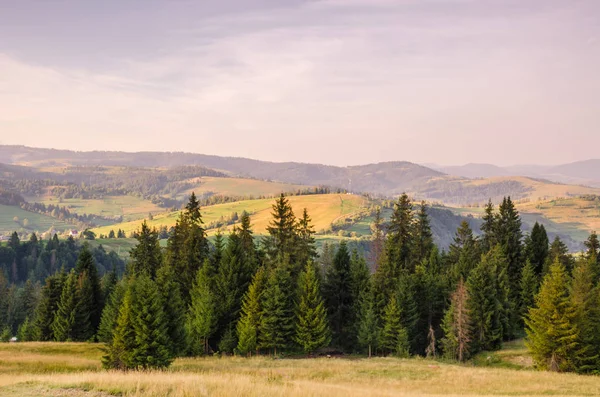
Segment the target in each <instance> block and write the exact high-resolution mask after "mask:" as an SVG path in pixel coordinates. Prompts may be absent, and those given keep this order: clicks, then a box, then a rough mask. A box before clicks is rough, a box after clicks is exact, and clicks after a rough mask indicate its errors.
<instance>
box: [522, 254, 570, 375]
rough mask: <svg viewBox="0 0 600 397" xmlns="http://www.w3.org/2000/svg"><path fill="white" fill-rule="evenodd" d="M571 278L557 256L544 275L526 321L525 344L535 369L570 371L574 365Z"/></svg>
mask: <svg viewBox="0 0 600 397" xmlns="http://www.w3.org/2000/svg"><path fill="white" fill-rule="evenodd" d="M569 285H570V279H569V275H568V274H567V272H566V270H565V267H564V266H563V265H562V263H560V261H559V259H558V258H557V259H555V261H554V263H553V264H552V266H550V272H549V273H548V275H547V276H546V277H545V278H544V281H543V282H542V286H541V288H540V292H539V293H538V295H537V296H536V299H535V307H533V308H531V309H530V310H529V316H528V318H527V319H526V320H525V323H526V326H527V328H526V331H527V342H526V344H527V347H528V348H529V351H530V352H531V355H532V356H533V360H534V363H535V364H536V366H537V367H538V368H541V369H547V370H551V371H571V370H574V369H575V368H576V362H575V361H576V360H575V357H576V351H577V350H578V339H579V328H578V327H577V324H576V322H575V319H576V311H575V308H574V307H573V304H572V302H571V297H570V296H569Z"/></svg>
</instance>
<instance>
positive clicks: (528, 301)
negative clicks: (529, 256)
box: [519, 260, 539, 319]
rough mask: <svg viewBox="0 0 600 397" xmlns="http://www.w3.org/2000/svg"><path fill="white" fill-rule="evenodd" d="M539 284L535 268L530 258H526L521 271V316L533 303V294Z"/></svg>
mask: <svg viewBox="0 0 600 397" xmlns="http://www.w3.org/2000/svg"><path fill="white" fill-rule="evenodd" d="M538 286H539V281H538V276H537V274H536V270H535V268H534V266H533V265H532V263H531V261H530V260H527V262H526V263H525V267H523V272H522V273H521V300H520V305H521V306H520V310H519V313H520V315H521V318H523V319H524V318H525V317H526V316H527V313H529V309H530V308H532V307H533V305H534V304H535V296H536V295H537V291H538Z"/></svg>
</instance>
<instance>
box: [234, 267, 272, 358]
mask: <svg viewBox="0 0 600 397" xmlns="http://www.w3.org/2000/svg"><path fill="white" fill-rule="evenodd" d="M266 276H267V273H266V271H265V269H264V268H263V267H261V268H260V269H258V271H257V272H256V274H255V275H254V278H253V279H252V283H251V284H250V287H249V288H248V291H246V294H245V295H244V301H243V303H242V311H241V313H242V315H241V318H240V321H239V322H238V324H237V334H238V345H237V352H238V353H239V354H243V355H250V354H252V352H253V351H258V341H259V337H258V330H259V328H260V324H261V318H262V301H263V293H264V290H265V284H266Z"/></svg>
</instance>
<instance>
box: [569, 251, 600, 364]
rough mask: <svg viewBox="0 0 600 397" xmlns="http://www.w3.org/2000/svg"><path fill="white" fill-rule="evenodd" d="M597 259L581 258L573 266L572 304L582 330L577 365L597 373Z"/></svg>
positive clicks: (599, 323)
mask: <svg viewBox="0 0 600 397" xmlns="http://www.w3.org/2000/svg"><path fill="white" fill-rule="evenodd" d="M594 260H595V258H594V257H592V258H589V259H587V258H581V259H580V260H579V261H578V262H577V264H576V266H575V268H574V269H573V285H572V288H571V304H572V306H573V307H574V308H575V318H574V321H575V323H576V324H577V327H578V329H579V337H578V349H577V351H576V353H575V354H576V356H575V366H576V369H577V371H578V372H581V373H597V372H598V370H599V368H600V366H599V364H600V293H599V290H598V286H597V285H594V282H593V277H591V274H590V273H593V272H594V268H595V267H596V263H595V262H594Z"/></svg>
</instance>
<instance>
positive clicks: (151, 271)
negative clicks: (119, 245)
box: [128, 220, 163, 280]
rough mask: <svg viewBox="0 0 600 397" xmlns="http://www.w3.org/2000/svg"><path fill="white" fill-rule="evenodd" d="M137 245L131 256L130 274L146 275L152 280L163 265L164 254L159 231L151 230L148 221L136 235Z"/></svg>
mask: <svg viewBox="0 0 600 397" xmlns="http://www.w3.org/2000/svg"><path fill="white" fill-rule="evenodd" d="M135 236H136V237H135V239H136V240H137V245H136V246H135V247H134V248H132V249H131V252H130V254H129V256H130V261H129V269H128V272H129V274H132V275H138V274H142V273H143V274H146V275H148V277H150V278H151V279H153V280H154V279H155V278H156V272H157V271H158V268H159V267H160V266H161V264H162V260H163V258H162V252H161V249H160V243H159V238H158V230H156V228H154V229H150V227H149V226H148V223H147V222H146V220H144V222H143V223H142V226H141V228H140V230H139V231H138V232H137V233H136V235H135Z"/></svg>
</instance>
